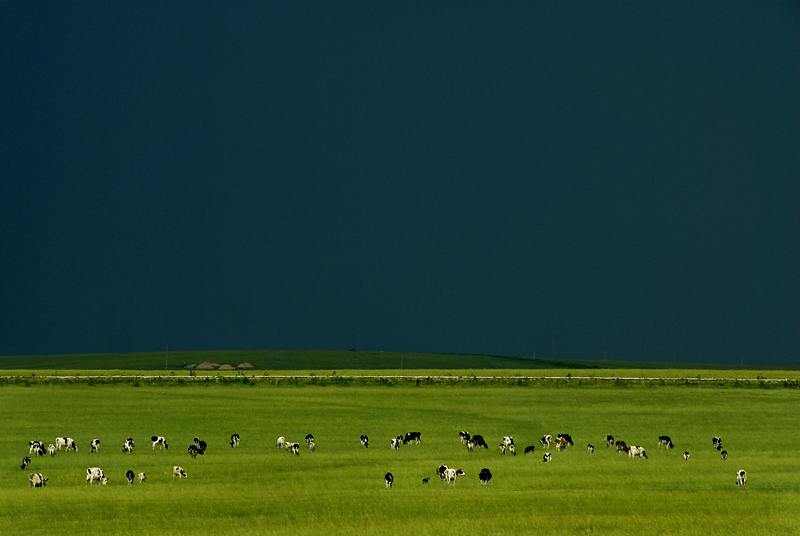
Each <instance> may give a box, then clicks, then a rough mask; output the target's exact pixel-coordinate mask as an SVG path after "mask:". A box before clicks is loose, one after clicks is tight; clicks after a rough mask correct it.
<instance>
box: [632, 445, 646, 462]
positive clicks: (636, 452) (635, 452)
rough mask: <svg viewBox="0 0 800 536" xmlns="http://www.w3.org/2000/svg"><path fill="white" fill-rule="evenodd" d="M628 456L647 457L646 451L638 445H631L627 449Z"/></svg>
mask: <svg viewBox="0 0 800 536" xmlns="http://www.w3.org/2000/svg"><path fill="white" fill-rule="evenodd" d="M628 456H629V457H631V458H633V457H636V456H638V457H640V458H645V459H647V453H646V452H645V451H644V447H640V446H639V445H631V447H630V448H629V449H628Z"/></svg>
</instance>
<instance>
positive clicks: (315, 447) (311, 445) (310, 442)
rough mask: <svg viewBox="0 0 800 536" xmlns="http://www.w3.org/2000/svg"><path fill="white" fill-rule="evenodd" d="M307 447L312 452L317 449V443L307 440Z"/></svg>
mask: <svg viewBox="0 0 800 536" xmlns="http://www.w3.org/2000/svg"><path fill="white" fill-rule="evenodd" d="M308 448H309V449H310V450H311V452H314V451H315V450H316V449H317V445H316V443H314V442H313V441H309V442H308Z"/></svg>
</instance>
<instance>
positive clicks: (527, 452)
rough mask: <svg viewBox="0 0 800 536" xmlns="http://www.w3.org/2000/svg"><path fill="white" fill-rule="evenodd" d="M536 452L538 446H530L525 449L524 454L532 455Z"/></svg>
mask: <svg viewBox="0 0 800 536" xmlns="http://www.w3.org/2000/svg"><path fill="white" fill-rule="evenodd" d="M535 450H536V446H535V445H529V446H527V447H525V452H524V454H530V453H531V452H533V451H535Z"/></svg>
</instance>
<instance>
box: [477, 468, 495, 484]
mask: <svg viewBox="0 0 800 536" xmlns="http://www.w3.org/2000/svg"><path fill="white" fill-rule="evenodd" d="M478 478H479V479H480V481H481V484H483V485H484V486H485V485H486V484H488V483H489V481H490V480H491V479H492V472H491V471H489V469H487V468H485V467H484V468H483V469H481V472H480V473H478Z"/></svg>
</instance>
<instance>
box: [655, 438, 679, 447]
mask: <svg viewBox="0 0 800 536" xmlns="http://www.w3.org/2000/svg"><path fill="white" fill-rule="evenodd" d="M658 446H659V448H661V447H667V448H668V449H672V448H675V445H673V444H672V439H670V437H669V436H665V435H661V436H658Z"/></svg>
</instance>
